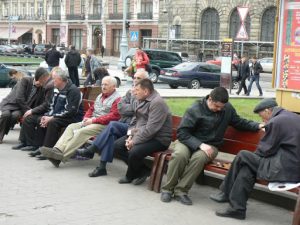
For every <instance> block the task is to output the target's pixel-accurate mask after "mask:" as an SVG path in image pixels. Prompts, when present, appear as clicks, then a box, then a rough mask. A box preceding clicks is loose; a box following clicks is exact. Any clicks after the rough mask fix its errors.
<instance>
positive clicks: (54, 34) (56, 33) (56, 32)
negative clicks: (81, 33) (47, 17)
mask: <svg viewBox="0 0 300 225" xmlns="http://www.w3.org/2000/svg"><path fill="white" fill-rule="evenodd" d="M59 36H60V34H59V29H52V39H51V42H52V43H53V44H55V45H59V43H60V38H59Z"/></svg>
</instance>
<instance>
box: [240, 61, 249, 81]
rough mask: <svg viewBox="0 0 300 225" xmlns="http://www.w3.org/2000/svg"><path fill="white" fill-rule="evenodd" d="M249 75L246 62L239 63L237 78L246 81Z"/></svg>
mask: <svg viewBox="0 0 300 225" xmlns="http://www.w3.org/2000/svg"><path fill="white" fill-rule="evenodd" d="M249 75H250V68H249V64H248V62H244V63H242V62H240V64H239V65H238V78H239V79H246V78H247V77H249Z"/></svg>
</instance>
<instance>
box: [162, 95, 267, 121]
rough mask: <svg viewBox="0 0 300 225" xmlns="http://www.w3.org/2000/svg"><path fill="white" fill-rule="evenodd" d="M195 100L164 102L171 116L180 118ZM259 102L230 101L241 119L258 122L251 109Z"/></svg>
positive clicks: (253, 100) (168, 100)
mask: <svg viewBox="0 0 300 225" xmlns="http://www.w3.org/2000/svg"><path fill="white" fill-rule="evenodd" d="M196 100H197V98H167V99H166V102H167V104H168V106H169V107H170V109H171V112H172V114H173V115H178V116H182V115H183V114H184V112H185V111H186V109H188V108H189V107H190V106H191V105H192V104H193V103H194V102H195V101H196ZM259 101H260V99H240V98H232V99H230V102H231V104H232V105H233V106H234V108H235V109H236V111H237V113H238V114H239V115H240V116H241V117H243V118H246V119H250V120H254V121H258V122H260V121H261V119H260V117H259V116H258V115H257V114H254V113H253V109H254V107H255V106H256V105H257V103H258V102H259Z"/></svg>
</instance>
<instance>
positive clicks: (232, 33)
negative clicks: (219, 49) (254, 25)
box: [229, 8, 251, 39]
mask: <svg viewBox="0 0 300 225" xmlns="http://www.w3.org/2000/svg"><path fill="white" fill-rule="evenodd" d="M244 23H245V26H246V31H247V34H248V37H250V25H251V19H250V16H249V13H248V14H247V17H246V21H245V22H244ZM240 27H241V19H240V16H239V13H238V11H237V8H235V9H234V10H233V12H232V13H231V16H230V27H229V37H231V38H233V39H234V38H235V37H236V34H237V32H238V31H239V29H240Z"/></svg>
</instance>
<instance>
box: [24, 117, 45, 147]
mask: <svg viewBox="0 0 300 225" xmlns="http://www.w3.org/2000/svg"><path fill="white" fill-rule="evenodd" d="M41 117H42V116H41V115H30V116H27V117H26V118H25V119H24V120H23V123H22V127H21V131H20V136H19V141H20V142H22V143H24V144H25V145H27V146H34V145H35V142H34V140H35V132H36V129H37V127H38V126H39V121H40V120H41ZM37 147H38V146H37Z"/></svg>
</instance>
